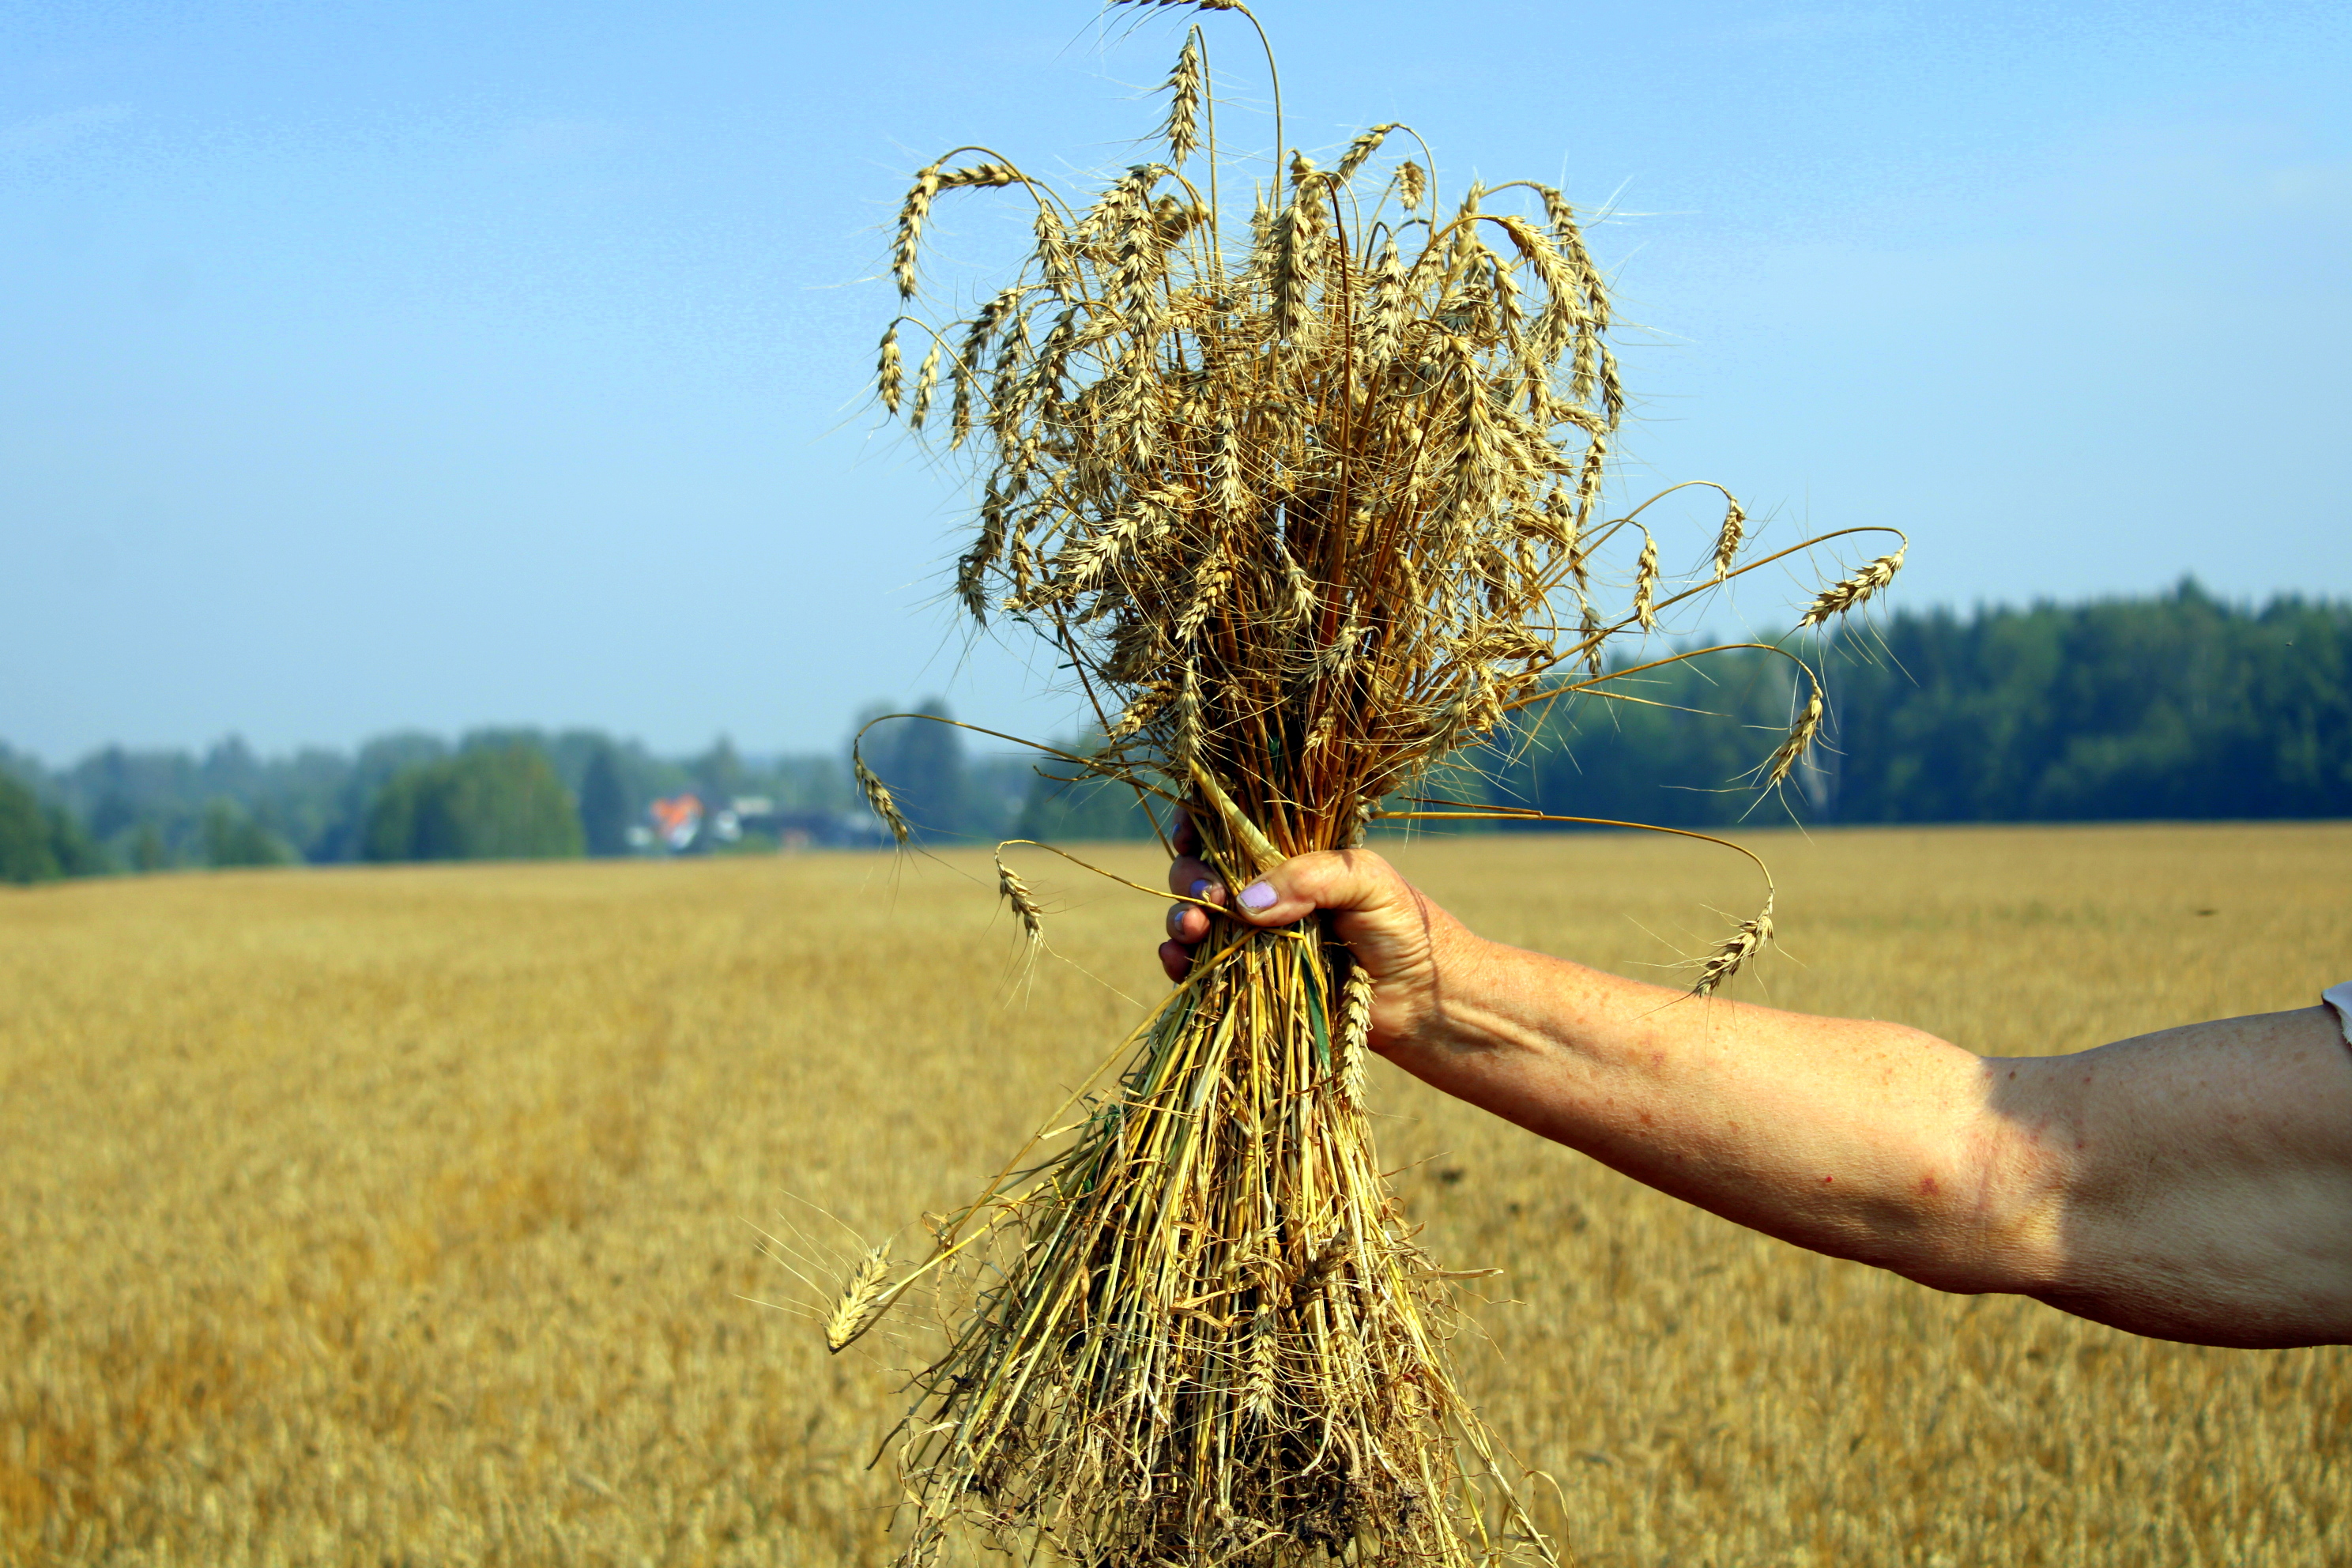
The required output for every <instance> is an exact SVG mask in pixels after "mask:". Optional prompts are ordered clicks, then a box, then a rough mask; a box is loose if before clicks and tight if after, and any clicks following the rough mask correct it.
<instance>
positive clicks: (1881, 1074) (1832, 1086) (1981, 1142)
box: [1161, 850, 2352, 1346]
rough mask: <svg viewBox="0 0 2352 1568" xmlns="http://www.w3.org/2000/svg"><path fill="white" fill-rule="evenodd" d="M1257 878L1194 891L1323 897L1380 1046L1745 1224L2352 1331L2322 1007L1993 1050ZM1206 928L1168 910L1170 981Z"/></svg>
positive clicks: (1974, 1286)
mask: <svg viewBox="0 0 2352 1568" xmlns="http://www.w3.org/2000/svg"><path fill="white" fill-rule="evenodd" d="M1208 876H1209V873H1208V870H1207V868H1205V867H1204V866H1202V865H1201V864H1200V862H1198V861H1197V860H1192V859H1190V858H1184V859H1180V860H1179V862H1178V864H1177V866H1176V868H1174V872H1173V875H1172V876H1171V883H1172V884H1173V885H1174V886H1175V887H1176V888H1177V889H1178V890H1180V891H1183V892H1187V893H1193V891H1194V885H1195V884H1196V883H1198V882H1201V881H1202V880H1204V879H1207V877H1208ZM1260 888H1263V889H1265V892H1266V893H1270V894H1271V898H1270V900H1269V901H1267V902H1265V905H1264V907H1261V908H1255V909H1252V908H1249V907H1247V905H1246V901H1245V900H1231V899H1228V898H1227V897H1225V895H1224V890H1223V889H1219V888H1216V887H1214V886H1213V885H1212V886H1210V887H1208V888H1206V889H1202V893H1201V894H1194V896H1202V894H1205V895H1206V896H1208V897H1209V900H1210V901H1212V902H1215V903H1223V904H1226V905H1228V906H1229V907H1231V908H1233V909H1234V912H1235V913H1236V915H1237V916H1239V917H1240V918H1243V919H1246V920H1249V921H1254V922H1255V923H1258V924H1262V925H1280V924H1286V923H1289V922H1291V921H1297V920H1300V919H1303V918H1305V917H1306V916H1307V914H1308V913H1310V912H1312V911H1313V910H1318V909H1321V910H1326V911H1327V912H1328V919H1329V921H1330V922H1331V926H1332V930H1333V933H1334V935H1335V936H1337V937H1338V938H1339V940H1340V941H1341V942H1346V943H1347V944H1348V945H1349V947H1350V949H1351V950H1352V951H1353V952H1355V953H1356V955H1357V957H1358V959H1359V961H1360V963H1363V964H1364V966H1365V968H1366V970H1367V972H1368V973H1370V974H1371V976H1372V979H1373V981H1374V985H1375V990H1374V996H1375V1002H1374V1011H1373V1037H1372V1044H1373V1047H1374V1048H1375V1049H1377V1050H1379V1051H1381V1053H1382V1054H1383V1055H1385V1056H1387V1057H1388V1058H1390V1059H1391V1060H1392V1061H1394V1062H1395V1063H1396V1064H1397V1065H1398V1066H1400V1067H1402V1068H1405V1069H1406V1070H1407V1071H1408V1072H1411V1073H1412V1074H1413V1075H1414V1076H1416V1077H1418V1078H1421V1079H1423V1080H1425V1081H1427V1082H1428V1083H1430V1084H1432V1085H1433V1086H1434V1087H1436V1088H1439V1089H1444V1090H1446V1091H1447V1092H1449V1093H1452V1094H1454V1095H1457V1096H1459V1097H1460V1098H1462V1099H1464V1100H1469V1101H1470V1102H1471V1103H1473V1104H1475V1105H1479V1106H1482V1107H1484V1108H1485V1109H1486V1110H1492V1111H1494V1112H1495V1113H1496V1114H1497V1115H1500V1116H1503V1117H1505V1118H1506V1119H1507V1120H1509V1121H1514V1122H1516V1123H1517V1124H1518V1125H1520V1126H1522V1127H1526V1128H1528V1130H1529V1131H1535V1132H1538V1133H1540V1134H1542V1135H1543V1136H1545V1137H1548V1138H1551V1139H1554V1140H1556V1141H1558V1142H1562V1143H1566V1144H1568V1145H1569V1146H1570V1147H1571V1148H1575V1149H1578V1150H1580V1151H1581V1152H1585V1153H1587V1154H1590V1155H1591V1156H1592V1157H1594V1158H1596V1159H1599V1160H1601V1161H1602V1162H1603V1163H1607V1164H1609V1165H1612V1166H1613V1167H1614V1168H1616V1169H1617V1170H1619V1171H1622V1172H1623V1173H1626V1174H1628V1175H1630V1176H1633V1177H1634V1178H1635V1179H1636V1180H1639V1181H1642V1182H1644V1183H1647V1184H1650V1185H1652V1186H1654V1187H1657V1188H1659V1189H1661V1190H1662V1191H1664V1192H1667V1193H1670V1194H1674V1195H1675V1196H1677V1197H1681V1198H1684V1199H1685V1200H1687V1201H1689V1202H1692V1203H1695V1204H1697V1205H1700V1206H1702V1207H1705V1208H1707V1209H1710V1210H1712V1211H1713V1212H1715V1213H1717V1214H1719V1215H1724V1216H1725V1217H1727V1218H1729V1219H1732V1220H1736V1221H1738V1222H1739V1223H1740V1224H1743V1225H1747V1226H1752V1227H1754V1228H1756V1229H1759V1230H1761V1231H1764V1232H1766V1233H1767V1234H1769V1235H1772V1236H1776V1237H1780V1238H1782V1239H1784V1240H1787V1241H1790V1242H1794V1243H1796V1244H1798V1245H1800V1246H1803V1247H1811V1248H1812V1249H1814V1250H1816V1251H1820V1252H1825V1253H1829V1254H1831V1255H1832V1256H1836V1257H1841V1258H1854V1259H1857V1260H1859V1261H1862V1262H1866V1263H1871V1264H1874V1265H1876V1266H1878V1267H1881V1268H1889V1269H1893V1270H1894V1271H1895V1272H1897V1273H1900V1274H1903V1275H1906V1277H1908V1278H1910V1279H1916V1280H1918V1281H1919V1282H1921V1283H1923V1284H1927V1285H1931V1286H1934V1287H1937V1288H1938V1289H1947V1290H1956V1291H1966V1292H1978V1291H2009V1292H2015V1293H2019V1294H2023V1295H2030V1296H2033V1297H2036V1298H2038V1299H2040V1300H2044V1301H2047V1302H2049V1303H2050V1304H2052V1305H2053V1306H2057V1307H2060V1308H2063V1310H2068V1311H2071V1312H2074V1313H2077V1314H2079V1315H2081V1316H2084V1317H2088V1318H2093V1319H2095V1320H2097V1321H2102V1322H2105V1323H2109V1324H2112V1325H2114V1326H2116V1327H2118V1328H2123V1329H2128V1330H2130V1331H2134V1332H2137V1333H2143V1334H2151V1335H2156V1336H2158V1337H2162V1338H2169V1339H2180V1340H2189V1341H2193V1342H2201V1343H2209V1344H2226V1345H2241V1346H2280V1345H2290V1344H2314V1343H2338V1342H2352V1049H2347V1046H2346V1044H2345V1041H2344V1038H2343V1037H2342V1035H2341V1033H2340V1032H2339V1030H2338V1028H2337V1026H2336V1019H2335V1017H2334V1016H2333V1015H2332V1014H2331V1013H2330V1012H2329V1011H2328V1010H2327V1009H2326V1008H2324V1007H2313V1008H2307V1009H2302V1010H2298V1011H2295V1012H2289V1013H2278V1014H2270V1015H2265V1016H2259V1017H2253V1018H2240V1019H2229V1020H2223V1021H2221V1022H2216V1023H2210V1024H2200V1025H2193V1026H2189V1027H2186V1028H2181V1029H2171V1030H2167V1031H2164V1032H2162V1033H2159V1034H2156V1035H2150V1036H2146V1037H2140V1038H2137V1039H2132V1040H2125V1041H2121V1042H2118V1043H2116V1044H2115V1045H2110V1046H2105V1047H2100V1048H2099V1049H2097V1050H2095V1051H2085V1052H2081V1053H2078V1054H2075V1055H2072V1056H2063V1057H2039V1058H1981V1057H1978V1056H1976V1055H1974V1054H1973V1053H1971V1052H1969V1051H1966V1050H1963V1049H1961V1048H1960V1047H1958V1046H1954V1045H1951V1044H1949V1043H1948V1042H1946V1041H1943V1040H1939V1039H1937V1038H1936V1037H1933V1036H1929V1035H1927V1034H1924V1033H1922V1032H1920V1031H1918V1030H1916V1029H1911V1028H1906V1027H1905V1026H1900V1025H1895V1024H1883V1023H1875V1022H1865V1021H1859V1020H1851V1019H1833V1018H1818V1017H1811V1016H1804V1015H1801V1014H1794V1013H1787V1012H1782V1011H1779V1010H1777V1009H1773V1008H1768V1007H1758V1006H1753V1005H1748V1004H1743V1003H1738V1002H1733V1001H1728V1000H1725V999H1720V998H1699V997H1695V996H1691V995H1688V994H1685V993H1682V992H1679V991H1672V990H1667V989H1664V988H1663V987H1659V986H1654V985H1648V984H1643V983H1641V982H1638V981H1633V980H1626V979H1623V978H1621V977H1619V976H1616V975H1612V974H1606V973H1601V972H1600V971H1597V970H1592V969H1589V968H1586V967H1584V966H1583V965H1580V964H1576V963H1570V962H1568V961H1566V960H1563V959H1559V958H1553V957H1549V956H1547V955H1545V954H1541V953H1535V952H1525V951H1523V950H1519V949H1516V948H1510V947H1507V946H1505V945H1503V944H1501V943H1497V942H1486V941H1485V940H1483V939H1481V938H1479V937H1477V936H1476V935H1475V934H1474V933H1473V932H1471V931H1468V930H1467V929H1466V928H1465V927H1464V926H1463V925H1462V924H1461V923H1460V922H1459V921H1455V920H1454V919H1453V918H1452V917H1451V916H1449V915H1447V914H1446V913H1445V911H1444V910H1441V909H1439V908H1438V907H1437V906H1436V905H1434V904H1433V903H1432V902H1431V901H1430V900H1428V899H1427V898H1426V897H1425V896H1423V894H1421V893H1420V892H1419V891H1418V890H1417V889H1413V888H1412V886H1411V885H1410V884H1408V883H1406V882H1405V881H1404V880H1403V879H1402V878H1401V877H1399V876H1398V875H1397V874H1396V872H1395V871H1394V869H1393V868H1391V867H1390V866H1389V865H1388V864H1387V862H1386V861H1385V860H1384V859H1382V858H1381V857H1380V856H1378V855H1375V854H1372V853H1370V852H1369V851H1364V850H1352V851H1341V852H1334V853H1331V854H1326V855H1308V856H1301V857H1298V858H1296V859H1293V860H1291V861H1290V862H1288V863H1287V864H1286V865H1285V866H1283V867H1282V868H1279V869H1278V870H1276V872H1274V873H1273V874H1272V875H1271V876H1270V877H1268V878H1267V879H1265V883H1263V884H1261V885H1260V887H1254V888H1253V889H1250V890H1249V892H1250V893H1251V894H1252V895H1255V896H1263V895H1261V894H1260ZM1206 929H1207V921H1206V917H1205V915H1204V914H1203V912H1202V910H1199V909H1198V908H1197V906H1190V905H1185V906H1179V908H1178V910H1176V911H1173V912H1172V913H1171V942H1169V943H1168V944H1167V945H1166V946H1164V947H1163V948H1162V950H1161V956H1162V959H1163V962H1165V963H1167V964H1168V965H1169V967H1170V970H1171V973H1181V968H1182V966H1183V965H1184V964H1185V963H1189V962H1190V949H1189V945H1188V944H1189V943H1191V942H1196V941H1198V940H1199V939H1200V937H1201V936H1202V935H1203V934H1205V931H1206Z"/></svg>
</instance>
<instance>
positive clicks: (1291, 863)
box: [1230, 849, 1396, 926]
mask: <svg viewBox="0 0 2352 1568" xmlns="http://www.w3.org/2000/svg"><path fill="white" fill-rule="evenodd" d="M1376 868H1378V869H1376ZM1385 869H1386V866H1385V863H1383V862H1381V861H1379V860H1378V859H1377V858H1374V857H1372V856H1369V855H1364V854H1360V853H1359V852H1357V851H1355V850H1349V849H1319V850H1317V851H1315V852H1314V853H1312V854H1308V855H1297V856H1294V857H1292V858H1290V859H1288V860H1286V861H1284V862H1283V863H1282V864H1281V865H1279V866H1277V867H1276V868H1274V869H1273V870H1271V871H1268V872H1267V873H1266V874H1265V876H1263V877H1261V878H1259V879H1257V880H1256V881H1255V882H1252V883H1251V884H1250V885H1249V886H1248V887H1246V888H1244V889H1242V890H1241V891H1240V892H1239V893H1237V894H1235V895H1234V899H1233V901H1232V904H1231V906H1230V907H1231V908H1232V910H1233V912H1234V913H1235V914H1237V915H1239V916H1240V917H1241V918H1242V919H1244V920H1245V921H1249V922H1250V923H1251V924H1253V925H1260V926H1279V925H1289V924H1291V923H1292V922H1293V921H1302V920H1305V919H1306V918H1307V916H1308V915H1310V914H1313V913H1314V912H1315V911H1316V910H1373V909H1379V908H1381V907H1382V906H1384V905H1386V904H1388V903H1390V902H1392V901H1393V900H1394V896H1395V893H1396V889H1395V887H1394V886H1392V884H1393V883H1394V882H1395V880H1396V878H1395V873H1393V872H1390V873H1389V874H1388V875H1387V876H1385V877H1383V876H1381V874H1380V871H1381V870H1385Z"/></svg>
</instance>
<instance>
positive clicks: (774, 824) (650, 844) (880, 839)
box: [630, 794, 889, 855]
mask: <svg viewBox="0 0 2352 1568" xmlns="http://www.w3.org/2000/svg"><path fill="white" fill-rule="evenodd" d="M646 818H647V820H648V824H649V825H648V826H646V827H643V828H639V829H635V830H632V832H631V835H630V838H631V841H632V842H633V843H638V844H641V845H642V846H644V847H646V848H656V847H658V848H660V849H661V850H663V851H665V852H667V853H668V854H671V855H691V854H695V853H698V852H707V851H709V850H710V849H713V848H715V847H718V846H719V845H722V844H737V843H740V842H741V841H742V838H743V836H744V835H745V834H747V833H761V834H765V835H767V836H768V837H771V838H772V839H774V840H775V841H776V847H778V848H780V849H782V850H783V851H784V852H786V853H787V854H789V853H791V852H793V851H795V850H801V849H871V848H876V847H879V846H881V845H883V844H886V843H887V842H888V841H889V835H888V834H887V833H886V832H884V831H883V829H882V826H881V824H879V823H877V822H875V821H873V820H871V819H870V818H867V817H865V816H851V815H850V814H848V813H846V812H840V811H779V810H778V809H777V808H776V803H775V802H774V801H773V800H772V799H771V798H769V797H768V796H766V795H738V796H736V797H735V798H734V799H733V800H731V801H729V802H728V803H727V804H726V805H722V806H719V807H718V808H717V809H716V810H712V809H710V808H709V807H708V806H707V805H705V803H704V802H703V799H702V797H701V796H700V795H692V794H687V795H670V796H668V797H667V798H665V799H662V800H657V801H655V802H654V803H653V804H652V805H649V806H647V807H646Z"/></svg>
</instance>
